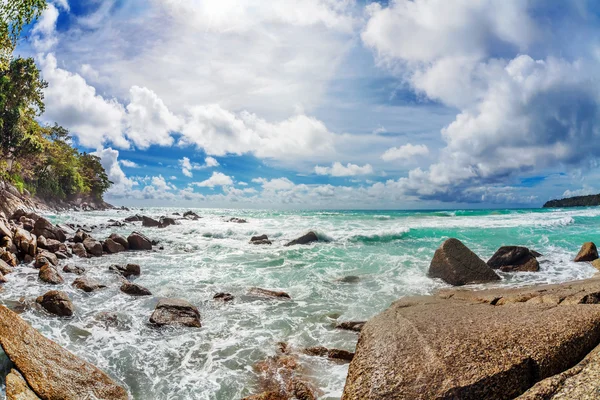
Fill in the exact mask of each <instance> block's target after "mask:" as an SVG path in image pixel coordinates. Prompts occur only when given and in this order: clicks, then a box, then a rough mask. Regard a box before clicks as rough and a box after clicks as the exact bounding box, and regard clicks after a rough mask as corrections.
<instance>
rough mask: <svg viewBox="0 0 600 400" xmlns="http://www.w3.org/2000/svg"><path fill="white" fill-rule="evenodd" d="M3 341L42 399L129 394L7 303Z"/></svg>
mask: <svg viewBox="0 0 600 400" xmlns="http://www.w3.org/2000/svg"><path fill="white" fill-rule="evenodd" d="M0 345H1V346H2V349H3V350H4V352H5V353H6V355H7V356H8V358H9V359H10V360H11V361H12V362H13V363H14V365H15V367H16V368H17V369H18V370H19V372H20V373H21V374H22V375H23V377H24V378H25V379H24V380H25V381H26V382H27V384H28V386H29V387H30V388H31V389H32V391H33V392H35V394H36V395H37V396H38V397H40V398H42V399H64V400H80V399H92V398H93V399H106V400H109V399H110V400H119V399H123V400H126V399H127V398H128V394H127V391H126V390H125V389H124V388H123V387H121V386H119V385H117V384H116V383H115V382H114V381H113V380H112V379H111V378H109V377H108V375H106V374H105V373H104V372H102V371H101V370H99V369H98V368H96V367H95V366H93V365H92V364H90V363H88V362H87V361H85V360H83V359H81V358H79V357H77V356H75V355H74V354H72V353H70V352H69V351H67V350H65V349H64V348H62V347H61V346H59V345H58V344H56V343H55V342H53V341H51V340H49V339H46V338H45V337H44V336H42V335H41V334H40V333H38V332H37V331H36V330H35V329H33V328H32V327H31V326H30V325H29V324H28V323H27V322H25V321H23V320H22V319H21V318H20V317H19V316H18V315H17V314H15V313H14V312H12V311H10V310H9V309H8V308H6V307H4V306H0ZM11 379H12V378H11ZM17 379H18V377H17ZM11 386H12V387H15V386H13V385H12V384H11Z"/></svg>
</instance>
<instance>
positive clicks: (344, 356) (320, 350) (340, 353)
mask: <svg viewBox="0 0 600 400" xmlns="http://www.w3.org/2000/svg"><path fill="white" fill-rule="evenodd" d="M302 352H303V353H304V354H308V355H309V356H318V357H327V358H330V359H332V360H343V361H352V358H354V353H352V352H350V351H346V350H340V349H328V348H327V347H323V346H314V347H307V348H306V349H304V350H303V351H302Z"/></svg>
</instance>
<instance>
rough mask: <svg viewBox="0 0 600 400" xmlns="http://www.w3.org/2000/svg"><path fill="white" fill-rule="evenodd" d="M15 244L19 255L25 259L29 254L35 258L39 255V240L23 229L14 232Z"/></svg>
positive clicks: (16, 229)
mask: <svg viewBox="0 0 600 400" xmlns="http://www.w3.org/2000/svg"><path fill="white" fill-rule="evenodd" d="M13 242H14V243H15V246H17V251H18V253H19V254H20V255H21V256H22V257H24V256H25V255H26V254H29V255H30V256H31V257H35V255H36V254H37V240H36V238H35V236H33V235H32V234H31V233H29V232H27V231H26V230H25V229H22V228H15V230H14V232H13Z"/></svg>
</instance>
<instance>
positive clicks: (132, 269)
mask: <svg viewBox="0 0 600 400" xmlns="http://www.w3.org/2000/svg"><path fill="white" fill-rule="evenodd" d="M108 269H109V270H110V271H113V272H116V273H118V274H119V275H121V276H123V277H125V278H129V277H132V276H140V274H141V273H142V268H141V267H140V266H139V265H137V264H127V265H116V264H115V265H111V266H110V267H108Z"/></svg>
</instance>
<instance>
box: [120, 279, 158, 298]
mask: <svg viewBox="0 0 600 400" xmlns="http://www.w3.org/2000/svg"><path fill="white" fill-rule="evenodd" d="M120 289H121V292H123V293H126V294H128V295H130V296H152V292H150V291H149V290H148V289H146V288H145V287H143V286H141V285H138V284H136V283H130V282H123V284H122V285H121V288H120Z"/></svg>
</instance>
